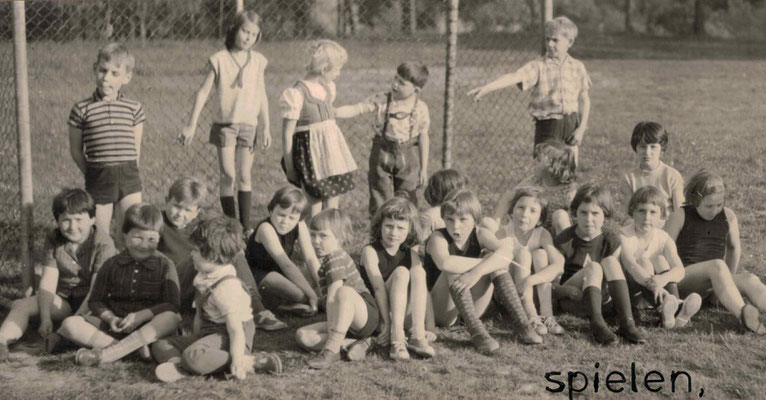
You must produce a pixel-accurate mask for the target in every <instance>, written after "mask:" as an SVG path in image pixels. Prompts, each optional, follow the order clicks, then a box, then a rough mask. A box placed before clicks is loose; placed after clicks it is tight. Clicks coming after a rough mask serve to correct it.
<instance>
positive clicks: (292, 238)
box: [245, 218, 298, 284]
mask: <svg viewBox="0 0 766 400" xmlns="http://www.w3.org/2000/svg"><path fill="white" fill-rule="evenodd" d="M263 224H269V225H271V220H269V218H266V219H264V220H262V221H261V222H259V223H258V225H257V226H256V227H255V231H254V232H253V234H252V235H250V237H249V238H248V239H247V248H246V249H245V258H246V259H247V263H248V264H249V265H250V270H251V271H253V277H254V278H255V281H256V282H257V283H258V284H260V283H261V280H262V279H263V278H264V277H265V276H266V275H268V273H269V272H277V273H280V274H281V273H282V268H280V267H279V264H277V262H276V261H275V260H274V259H273V258H271V255H270V254H269V252H268V251H266V247H264V246H263V243H256V241H255V234H256V233H258V229H259V228H260V227H261V225H263ZM272 227H273V225H272ZM274 231H275V232H276V228H275V229H274ZM277 237H278V238H279V244H281V245H282V248H283V249H285V253H286V254H287V255H288V256H290V255H291V254H292V253H293V249H294V248H295V242H296V241H298V225H295V228H293V230H291V231H290V232H287V233H285V234H284V235H280V234H279V232H277Z"/></svg>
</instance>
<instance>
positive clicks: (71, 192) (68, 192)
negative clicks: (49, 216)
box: [51, 188, 96, 221]
mask: <svg viewBox="0 0 766 400" xmlns="http://www.w3.org/2000/svg"><path fill="white" fill-rule="evenodd" d="M51 209H52V211H53V219H55V220H56V221H58V220H59V216H60V215H61V214H65V213H66V214H69V215H72V214H81V213H88V216H89V217H91V218H93V217H95V216H96V203H95V202H94V201H93V198H92V197H90V195H89V194H88V192H86V191H84V190H82V189H77V188H74V189H73V188H66V189H62V190H61V191H60V192H59V193H58V194H57V195H56V197H54V198H53V205H52V207H51Z"/></svg>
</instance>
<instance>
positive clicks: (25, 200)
mask: <svg viewBox="0 0 766 400" xmlns="http://www.w3.org/2000/svg"><path fill="white" fill-rule="evenodd" d="M13 54H14V59H15V62H14V69H15V73H16V76H15V78H16V128H17V130H18V154H17V156H18V162H19V191H20V193H21V196H19V197H20V198H21V204H20V206H21V210H20V211H21V221H20V222H21V238H20V239H21V240H20V243H19V245H20V250H21V251H20V254H21V263H22V264H23V270H22V273H21V282H22V285H23V289H24V290H25V291H26V290H27V289H28V288H30V287H32V281H33V274H34V271H33V269H32V261H31V259H30V254H29V242H30V240H29V236H30V233H31V224H32V147H31V142H30V133H29V131H30V125H29V87H28V85H27V34H26V17H25V16H24V2H23V1H14V2H13Z"/></svg>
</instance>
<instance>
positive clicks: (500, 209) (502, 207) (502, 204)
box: [492, 189, 513, 224]
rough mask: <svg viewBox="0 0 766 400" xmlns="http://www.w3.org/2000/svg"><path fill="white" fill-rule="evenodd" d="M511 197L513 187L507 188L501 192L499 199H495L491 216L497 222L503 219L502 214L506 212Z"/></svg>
mask: <svg viewBox="0 0 766 400" xmlns="http://www.w3.org/2000/svg"><path fill="white" fill-rule="evenodd" d="M512 199H513V189H508V190H506V191H505V192H503V195H502V196H500V200H498V201H497V205H496V206H495V211H494V212H493V213H492V218H494V219H495V221H497V223H498V224H500V221H502V220H503V215H505V214H506V213H507V212H508V207H509V206H510V204H511V200H512Z"/></svg>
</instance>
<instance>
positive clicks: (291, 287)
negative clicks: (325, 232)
mask: <svg viewBox="0 0 766 400" xmlns="http://www.w3.org/2000/svg"><path fill="white" fill-rule="evenodd" d="M305 207H306V197H305V196H304V195H303V193H302V192H301V190H300V189H297V188H294V187H291V186H285V187H283V188H281V189H279V190H277V191H276V193H274V196H273V197H272V198H271V201H269V204H268V206H267V208H268V210H269V216H268V218H265V219H263V220H262V221H261V222H259V223H258V225H257V226H256V228H255V232H254V233H253V234H252V235H251V236H250V237H249V238H248V239H247V249H246V251H245V257H246V258H247V262H248V264H250V269H251V270H252V271H253V276H254V277H255V281H256V282H257V283H258V287H259V290H260V291H261V292H262V293H263V296H264V297H265V298H269V297H274V298H277V299H278V300H280V301H282V302H284V304H283V305H281V306H279V307H278V308H277V309H278V310H283V311H290V312H294V313H296V314H298V315H314V314H316V313H317V309H318V303H319V300H318V296H317V294H316V292H315V291H314V289H313V288H312V285H311V284H310V283H309V282H308V280H307V279H306V277H305V276H304V274H303V272H301V270H300V268H298V266H297V265H295V263H294V262H293V260H292V259H290V256H291V255H292V253H293V250H294V249H295V247H296V244H297V245H298V247H299V248H300V250H301V253H302V254H303V257H304V259H305V262H306V267H307V269H308V271H309V274H310V275H311V278H312V280H313V281H314V283H315V284H317V285H318V282H319V276H318V274H317V271H319V261H318V260H317V257H316V255H315V253H314V249H313V247H312V246H311V237H310V235H309V229H308V227H307V226H306V223H305V222H304V221H303V216H304V215H305V213H304V209H305Z"/></svg>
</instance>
